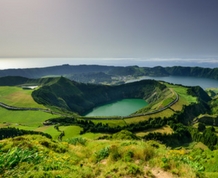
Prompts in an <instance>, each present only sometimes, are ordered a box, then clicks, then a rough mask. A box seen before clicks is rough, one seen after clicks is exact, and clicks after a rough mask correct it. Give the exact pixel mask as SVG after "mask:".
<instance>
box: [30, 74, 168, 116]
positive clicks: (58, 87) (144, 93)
mask: <svg viewBox="0 0 218 178" xmlns="http://www.w3.org/2000/svg"><path fill="white" fill-rule="evenodd" d="M164 89H166V86H165V85H164V84H161V83H159V82H157V81H155V80H144V81H139V82H134V83H128V84H123V85H116V86H107V85H93V84H83V83H77V82H74V81H70V80H68V79H66V78H64V77H60V78H58V79H56V82H54V83H49V84H47V85H44V86H42V87H40V88H39V89H38V90H35V91H33V93H32V96H33V98H34V100H35V101H36V102H38V103H40V104H44V105H48V106H57V107H60V108H64V109H67V110H71V111H73V112H77V113H79V114H85V113H86V112H88V111H89V110H91V109H93V108H94V107H96V106H99V105H102V104H106V103H110V102H113V101H118V100H121V99H126V98H142V99H145V100H146V101H147V102H149V103H152V102H154V101H157V100H159V99H160V97H161V94H162V91H163V90H164Z"/></svg>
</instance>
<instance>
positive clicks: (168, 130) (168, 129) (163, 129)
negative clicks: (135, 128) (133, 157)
mask: <svg viewBox="0 0 218 178" xmlns="http://www.w3.org/2000/svg"><path fill="white" fill-rule="evenodd" d="M154 132H158V133H166V134H171V133H173V130H172V129H171V127H170V126H168V125H167V126H164V127H161V128H158V129H148V130H145V131H144V132H137V133H135V134H136V136H139V137H143V136H145V135H147V134H149V133H154Z"/></svg>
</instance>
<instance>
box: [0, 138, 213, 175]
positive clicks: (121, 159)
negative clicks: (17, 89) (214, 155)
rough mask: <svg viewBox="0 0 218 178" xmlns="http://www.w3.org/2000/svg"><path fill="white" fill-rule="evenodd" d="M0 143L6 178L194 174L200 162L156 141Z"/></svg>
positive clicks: (16, 140) (19, 140)
mask: <svg viewBox="0 0 218 178" xmlns="http://www.w3.org/2000/svg"><path fill="white" fill-rule="evenodd" d="M0 146H1V158H2V159H1V160H4V161H1V160H0V169H1V176H3V177H8V178H11V177H66V178H67V177H90V178H97V177H99V178H103V177H136V178H141V177H148V175H150V176H149V177H157V175H158V174H159V176H160V177H161V176H162V177H163V176H164V175H167V176H171V177H173V174H174V176H175V177H177V176H178V177H183V178H184V177H187V176H188V177H190V178H194V177H196V169H198V168H200V167H199V166H201V164H199V165H198V164H197V162H196V161H194V160H191V158H189V157H190V156H192V158H193V159H194V158H196V156H197V155H199V153H198V152H193V153H192V152H188V151H186V150H184V149H182V150H170V149H169V148H168V149H167V148H166V147H165V146H164V145H162V144H160V143H158V142H155V141H148V142H144V141H136V140H95V141H93V140H90V139H86V142H85V144H69V143H68V142H66V141H65V142H56V141H52V140H50V139H48V138H45V137H42V136H39V135H31V136H30V135H28V136H20V137H15V138H13V139H12V138H11V139H5V140H1V141H0ZM18 154H19V156H17V155H18ZM29 158H32V159H29ZM185 160H188V162H187V161H185ZM194 166H197V168H195V167H194ZM145 168H146V169H145ZM214 168H215V167H214ZM214 168H213V169H210V172H214V171H213V170H214ZM155 170H159V171H158V174H157V173H155Z"/></svg>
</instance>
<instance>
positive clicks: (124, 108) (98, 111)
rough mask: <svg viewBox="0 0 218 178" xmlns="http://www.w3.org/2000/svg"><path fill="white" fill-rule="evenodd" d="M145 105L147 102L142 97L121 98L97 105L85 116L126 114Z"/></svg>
mask: <svg viewBox="0 0 218 178" xmlns="http://www.w3.org/2000/svg"><path fill="white" fill-rule="evenodd" d="M146 105H148V103H147V102H146V101H145V100H143V99H123V100H120V101H117V102H114V103H110V104H106V105H103V106H100V107H97V108H95V109H93V110H92V111H91V112H90V113H88V114H87V115H86V116H128V115H130V114H132V113H134V112H136V111H137V110H139V109H141V108H143V107H145V106H146Z"/></svg>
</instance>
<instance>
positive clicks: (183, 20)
mask: <svg viewBox="0 0 218 178" xmlns="http://www.w3.org/2000/svg"><path fill="white" fill-rule="evenodd" d="M217 9H218V1H217V0H208V1H205V0H178V1H175V0H164V1H159V0H134V1H133V0H119V1H118V0H92V1H87V0H37V1H35V0H19V1H14V0H1V1H0V24H1V25H0V26H1V27H0V39H1V40H0V69H6V68H29V67H44V66H51V65H62V64H70V65H77V64H99V65H124V66H126V65H139V66H154V65H164V66H173V65H183V66H189V65H190V66H203V67H218V64H217V61H218V50H217V49H218V20H217V19H218V10H217Z"/></svg>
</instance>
